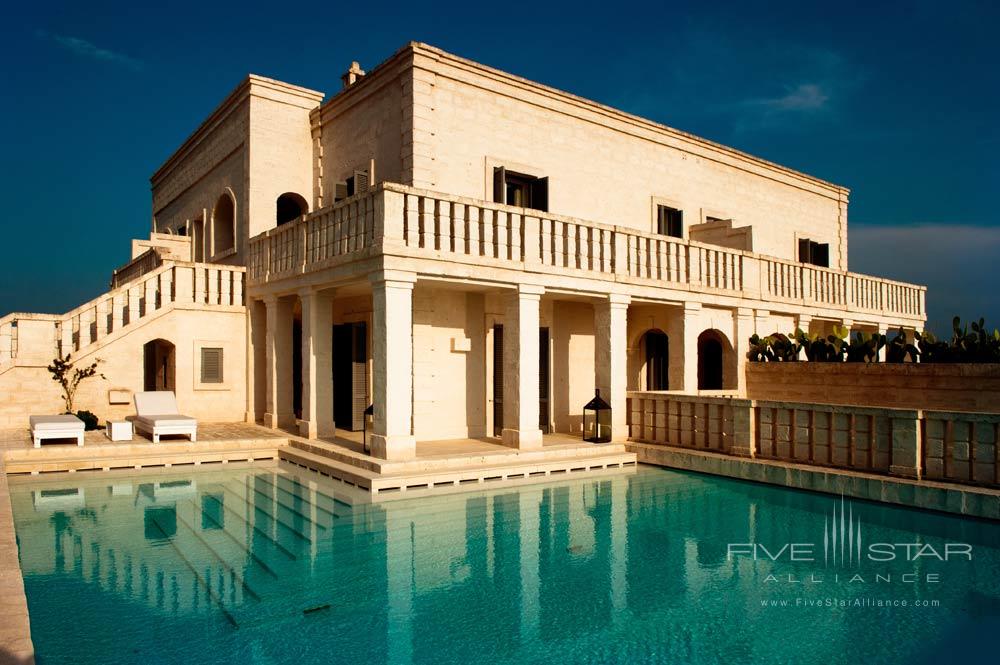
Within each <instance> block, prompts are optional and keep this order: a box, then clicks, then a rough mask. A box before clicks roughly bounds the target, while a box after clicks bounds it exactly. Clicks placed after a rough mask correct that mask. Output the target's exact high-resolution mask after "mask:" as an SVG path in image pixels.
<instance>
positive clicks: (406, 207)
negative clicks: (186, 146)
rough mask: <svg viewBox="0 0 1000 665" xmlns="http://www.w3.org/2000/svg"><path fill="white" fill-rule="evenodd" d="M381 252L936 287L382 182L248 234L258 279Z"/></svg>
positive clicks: (765, 292)
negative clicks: (294, 220)
mask: <svg viewBox="0 0 1000 665" xmlns="http://www.w3.org/2000/svg"><path fill="white" fill-rule="evenodd" d="M379 253H384V254H390V255H396V256H404V257H415V258H430V259H445V260H448V261H451V262H457V263H466V264H472V265H479V266H488V267H496V268H508V269H515V270H524V271H533V272H544V273H556V274H560V275H566V276H579V277H590V278H595V277H598V278H600V279H607V280H614V281H619V282H627V283H632V284H636V285H641V286H659V287H668V288H672V289H680V290H690V291H708V292H716V293H720V294H724V295H732V296H736V297H745V298H750V299H758V300H764V301H768V302H781V303H789V304H802V305H809V306H822V307H825V308H828V309H835V310H846V311H860V312H871V313H885V314H892V315H900V316H905V317H908V318H914V319H918V318H923V317H924V315H925V309H924V307H925V306H924V298H925V293H926V287H923V286H918V285H915V284H905V283H902V282H894V281H891V280H886V279H880V278H877V277H869V276H866V275H859V274H855V273H850V272H843V271H839V270H831V269H829V268H820V267H817V266H811V265H804V264H801V263H796V262H794V261H787V260H784V259H779V258H775V257H770V256H764V255H761V254H755V253H753V252H747V251H742V250H735V249H728V248H725V247H719V246H715V245H708V244H704V243H699V242H695V241H690V240H683V239H679V238H671V237H667V236H662V235H658V234H654V233H646V232H643V231H638V230H636V229H633V228H628V227H622V226H610V225H607V224H600V223H596V222H587V221H583V220H580V219H575V218H572V217H565V216H562V215H554V214H551V213H547V212H542V211H539V210H529V209H525V208H517V207H513V206H508V205H503V204H499V203H491V202H487V201H481V200H476V199H469V198H464V197H458V196H450V195H446V194H440V193H438V192H430V191H425V190H419V189H414V188H412V187H406V186H403V185H397V184H394V183H384V184H382V185H381V186H380V187H378V188H376V189H374V190H373V191H371V192H368V193H366V194H361V195H358V196H355V197H352V198H350V199H347V200H345V201H341V202H339V203H337V204H334V205H333V206H328V207H325V208H322V209H321V210H317V211H316V212H314V213H311V214H309V215H306V216H305V217H303V218H302V219H300V220H298V221H296V222H293V223H289V224H286V225H283V226H280V227H277V228H274V229H271V230H269V231H267V232H265V233H262V234H260V235H258V236H256V237H254V238H252V239H251V240H250V252H249V262H248V266H247V280H248V283H249V284H250V285H256V284H262V283H265V282H272V281H277V280H281V279H285V278H287V277H291V276H294V275H298V274H303V273H306V272H312V271H315V270H319V269H322V268H325V267H328V266H331V265H336V264H338V263H341V262H345V261H350V260H357V259H362V258H367V257H370V256H374V255H376V254H379Z"/></svg>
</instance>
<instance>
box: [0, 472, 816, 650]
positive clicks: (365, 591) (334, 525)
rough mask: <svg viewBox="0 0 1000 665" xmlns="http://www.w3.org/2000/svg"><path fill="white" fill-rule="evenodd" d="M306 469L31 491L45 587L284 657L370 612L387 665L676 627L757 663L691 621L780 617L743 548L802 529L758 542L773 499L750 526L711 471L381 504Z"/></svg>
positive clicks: (64, 484)
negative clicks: (720, 614)
mask: <svg viewBox="0 0 1000 665" xmlns="http://www.w3.org/2000/svg"><path fill="white" fill-rule="evenodd" d="M657 473H658V472H657ZM296 474H297V472H287V471H285V470H284V469H282V470H280V471H279V470H276V469H274V468H265V469H261V468H256V469H247V470H246V471H245V472H243V473H242V474H240V475H234V474H233V472H232V471H226V472H221V473H220V472H200V473H196V474H191V475H189V476H188V477H178V476H177V475H176V474H173V475H164V476H162V479H156V480H145V479H143V480H129V479H123V478H121V477H114V478H107V477H102V478H100V479H97V478H92V479H88V480H84V481H79V480H78V479H77V478H79V476H78V477H77V478H73V479H68V478H66V477H65V476H63V477H61V478H60V479H58V480H52V481H47V482H45V483H44V484H39V481H38V480H37V479H32V480H31V481H30V482H29V481H28V479H25V480H24V482H21V479H17V480H16V481H15V483H14V486H13V487H12V500H13V506H14V512H15V516H16V518H17V525H18V533H19V537H20V539H21V548H22V565H23V569H24V575H25V578H26V580H27V581H28V583H29V585H30V584H31V582H32V580H34V579H36V578H46V577H59V576H63V577H69V578H73V579H76V580H79V581H82V582H84V583H86V584H87V585H89V586H90V587H94V586H96V587H99V588H100V590H102V591H106V592H111V593H112V594H114V597H115V598H116V599H122V600H125V601H126V602H131V603H140V604H141V605H143V606H145V607H146V608H147V609H149V610H153V611H155V612H158V613H160V614H161V615H162V616H163V617H166V618H170V617H176V618H184V619H189V618H191V617H203V618H207V619H210V620H212V621H215V622H216V623H217V624H218V626H219V629H220V630H222V629H227V628H228V626H226V625H225V624H226V622H229V623H232V624H234V625H238V626H239V628H240V629H241V630H251V631H253V630H260V631H261V633H260V640H262V641H261V643H260V644H259V645H258V648H260V649H264V650H265V651H266V650H267V648H268V647H267V644H266V643H267V639H266V636H267V635H268V631H269V630H272V629H274V624H273V622H274V621H282V620H287V619H289V618H290V617H296V616H301V613H302V612H304V611H308V610H312V609H316V608H321V609H322V608H332V609H331V610H330V611H331V612H335V613H336V612H341V611H342V610H346V609H347V608H348V607H350V612H349V613H345V614H341V615H337V616H336V620H335V621H334V617H331V621H333V623H332V624H322V623H316V624H308V625H310V626H322V625H326V626H327V627H328V628H331V627H336V628H337V629H338V630H339V629H340V626H341V625H342V624H344V622H345V621H346V622H349V621H351V620H352V616H351V614H353V615H354V616H353V620H358V617H360V616H362V615H363V616H364V624H363V625H364V627H365V630H366V631H368V632H367V634H366V636H365V638H364V640H362V641H361V642H359V643H358V644H357V645H355V648H357V649H359V651H358V652H357V656H358V657H368V658H371V659H374V660H388V661H390V662H409V661H413V662H433V661H434V660H435V654H438V653H445V652H446V653H448V654H449V655H450V657H451V658H453V659H456V660H459V661H466V662H467V661H471V660H473V659H478V658H481V657H482V654H484V653H486V654H491V655H492V656H496V657H499V658H501V659H504V658H512V659H513V658H517V657H519V654H520V652H521V650H522V649H523V648H524V646H525V645H529V644H537V643H538V642H542V643H546V644H552V645H553V648H555V646H556V645H572V644H574V643H575V642H576V641H578V640H582V639H585V640H586V641H590V642H592V641H593V640H594V639H595V636H597V637H598V638H604V639H607V640H609V642H614V641H616V640H617V639H618V637H617V636H618V635H620V634H621V632H622V631H629V630H636V629H637V626H647V623H646V622H647V621H648V622H650V623H655V624H657V625H659V624H660V623H662V617H663V616H664V615H665V614H666V615H671V614H676V617H677V626H676V632H675V633H671V634H670V635H669V638H664V639H660V640H659V641H657V639H655V638H654V642H655V643H656V644H657V647H656V648H657V649H660V650H661V651H662V650H666V652H669V654H671V655H673V656H675V657H679V658H683V657H691V656H692V653H693V652H691V649H692V648H693V647H692V645H693V644H695V643H697V642H698V641H699V640H711V641H715V642H716V643H718V642H719V641H720V640H722V641H724V642H725V650H727V651H726V652H727V653H730V654H731V655H732V656H733V657H736V658H739V657H748V656H749V655H750V654H751V653H752V651H753V648H752V647H751V646H749V645H741V644H740V643H739V640H738V639H736V638H735V637H733V638H732V639H730V638H726V637H725V636H723V635H721V634H718V633H717V629H718V628H719V627H717V626H693V625H691V624H690V623H689V622H686V621H684V614H683V613H684V612H685V609H684V608H685V607H689V606H690V604H691V603H692V602H695V603H700V602H706V603H708V602H714V601H720V602H723V603H729V604H731V605H732V608H731V609H730V610H727V612H729V613H731V614H732V615H733V617H734V619H733V620H737V618H736V617H740V616H742V617H744V618H746V619H750V618H752V617H755V616H757V615H760V614H761V610H760V608H759V607H758V608H756V609H754V607H753V605H752V602H756V601H755V600H754V599H755V598H756V597H757V596H758V595H759V593H758V592H759V582H760V579H761V578H762V577H763V576H764V575H766V573H767V571H768V570H769V567H768V566H767V565H766V564H763V563H760V564H752V565H749V564H747V563H746V562H744V563H741V564H737V563H735V562H732V561H728V560H727V557H726V552H727V550H726V543H727V542H731V541H733V542H749V541H752V540H753V539H755V538H758V537H760V538H764V537H766V538H769V539H775V540H777V539H781V538H787V537H788V536H790V535H792V533H793V532H794V531H795V528H796V527H795V525H788V524H780V525H775V524H770V523H769V524H768V526H767V529H766V533H764V534H758V533H757V530H758V528H759V527H758V525H757V519H756V511H757V504H755V503H750V504H749V507H748V508H746V507H744V508H741V509H740V510H741V511H743V510H746V511H747V512H746V514H734V513H733V509H732V507H731V506H732V503H731V501H729V500H728V499H726V496H728V493H726V495H725V496H720V495H719V494H718V491H717V490H713V488H712V487H710V486H709V484H707V483H706V482H705V481H703V480H701V479H699V478H697V477H689V478H686V479H684V480H683V482H680V481H678V482H672V483H663V482H661V481H655V482H651V480H650V476H649V474H648V473H646V472H642V473H637V474H630V475H624V474H621V475H614V476H607V477H603V478H596V479H595V478H590V479H581V480H577V481H575V482H564V483H561V484H558V485H556V484H541V485H529V486H522V487H520V488H517V489H516V490H512V489H509V488H508V489H507V490H503V489H500V490H496V491H494V492H486V493H475V494H453V495H444V496H438V497H431V498H422V499H419V500H405V499H403V500H398V501H388V502H382V503H378V504H374V503H371V502H368V501H364V500H363V496H362V495H360V494H358V495H353V496H352V495H342V494H340V490H339V489H336V490H335V488H334V487H331V486H327V485H326V484H324V485H323V486H322V487H321V486H320V485H319V484H318V483H317V482H316V481H315V480H313V478H314V476H312V475H311V474H305V475H303V476H296ZM296 480H298V482H296ZM338 487H339V486H338ZM417 504H419V508H420V509H419V510H418V509H417ZM668 506H669V507H670V509H669V510H668V509H666V508H667V507H668ZM630 525H632V526H630ZM639 525H641V526H639ZM712 525H718V528H713V527H712ZM633 554H634V555H635V556H634V558H633V556H632V555H633ZM719 594H723V595H719ZM348 600H349V602H348ZM456 608H460V609H461V611H456ZM307 613H308V612H307ZM469 617H482V618H483V620H479V621H470V620H469ZM740 620H742V619H740ZM623 621H628V622H629V623H630V624H632V625H623ZM344 625H345V628H344V629H345V630H347V627H346V624H344ZM430 627H433V629H430ZM315 629H318V628H315ZM646 629H650V628H648V627H646V628H644V630H646ZM665 629H666V628H665V627H658V628H656V630H661V631H662V630H665ZM457 636H460V637H461V639H455V638H456V637H457ZM660 637H661V638H662V637H663V636H662V635H661V636H660ZM789 637H790V638H791V635H790V636H789ZM726 640H728V641H726ZM342 646H343V645H342ZM717 646H718V644H717ZM343 648H350V645H347V646H345V647H343ZM566 648H571V647H570V646H567V647H566ZM720 648H721V647H720ZM345 655H346V654H345Z"/></svg>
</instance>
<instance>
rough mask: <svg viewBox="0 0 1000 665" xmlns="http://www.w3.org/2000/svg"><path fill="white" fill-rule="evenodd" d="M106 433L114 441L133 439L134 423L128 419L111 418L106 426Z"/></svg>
mask: <svg viewBox="0 0 1000 665" xmlns="http://www.w3.org/2000/svg"><path fill="white" fill-rule="evenodd" d="M104 433H105V434H107V436H108V438H109V439H111V440H112V441H131V440H132V423H130V422H129V421H127V420H109V421H108V422H107V423H106V427H105V428H104Z"/></svg>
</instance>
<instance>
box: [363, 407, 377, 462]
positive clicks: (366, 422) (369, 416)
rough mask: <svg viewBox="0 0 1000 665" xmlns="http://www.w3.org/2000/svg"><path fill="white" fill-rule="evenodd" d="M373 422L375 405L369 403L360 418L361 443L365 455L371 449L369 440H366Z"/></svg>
mask: <svg viewBox="0 0 1000 665" xmlns="http://www.w3.org/2000/svg"><path fill="white" fill-rule="evenodd" d="M374 423H375V405H374V404H369V405H368V408H367V409H365V414H364V417H363V418H362V419H361V443H362V445H363V446H364V447H365V455H368V454H370V453H371V451H372V444H371V441H369V440H368V437H369V434H368V433H369V432H370V431H371V429H372V425H373V424H374Z"/></svg>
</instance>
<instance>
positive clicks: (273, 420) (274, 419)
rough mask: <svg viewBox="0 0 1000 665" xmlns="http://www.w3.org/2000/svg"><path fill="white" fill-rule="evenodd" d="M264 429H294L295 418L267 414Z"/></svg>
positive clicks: (292, 416)
mask: <svg viewBox="0 0 1000 665" xmlns="http://www.w3.org/2000/svg"><path fill="white" fill-rule="evenodd" d="M264 427H270V428H271V429H282V428H284V427H288V428H294V427H295V416H294V415H279V414H277V413H265V414H264Z"/></svg>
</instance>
